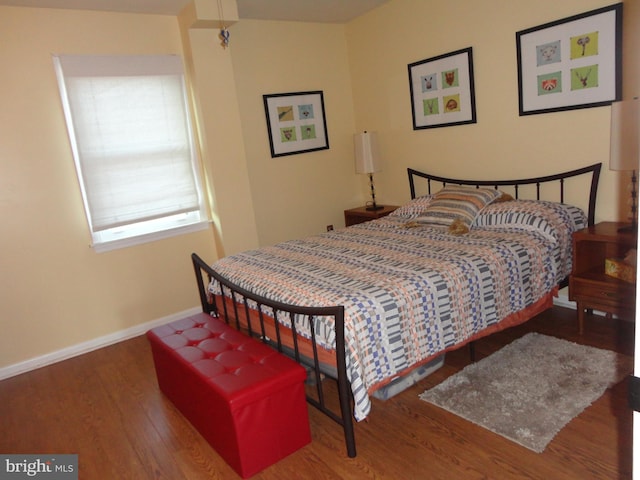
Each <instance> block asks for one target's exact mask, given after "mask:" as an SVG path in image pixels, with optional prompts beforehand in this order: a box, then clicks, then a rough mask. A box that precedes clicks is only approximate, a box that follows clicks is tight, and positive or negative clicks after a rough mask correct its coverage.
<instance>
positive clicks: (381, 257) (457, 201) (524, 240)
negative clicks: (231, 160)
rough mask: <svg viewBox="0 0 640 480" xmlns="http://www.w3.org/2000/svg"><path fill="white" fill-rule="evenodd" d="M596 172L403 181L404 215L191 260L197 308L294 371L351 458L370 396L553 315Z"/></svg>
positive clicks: (590, 209)
mask: <svg viewBox="0 0 640 480" xmlns="http://www.w3.org/2000/svg"><path fill="white" fill-rule="evenodd" d="M600 168H601V164H594V165H591V166H588V167H585V168H581V169H577V170H572V171H568V172H563V173H559V174H554V175H549V176H544V177H536V178H527V179H517V180H494V181H488V180H479V181H478V180H461V179H453V178H446V177H439V176H434V175H430V174H427V173H423V172H419V171H417V170H413V169H408V177H409V187H410V193H411V201H410V202H408V203H407V204H405V205H403V206H402V207H400V208H399V209H398V210H396V211H395V212H393V213H392V214H391V215H389V216H387V217H383V218H380V219H377V220H373V221H370V222H366V223H363V224H359V225H353V226H350V227H347V228H344V229H337V230H335V231H333V232H327V233H326V234H320V235H315V236H312V237H307V238H303V239H297V240H291V241H288V242H283V243H280V244H277V245H273V246H268V247H262V248H259V249H256V250H251V251H248V252H241V253H239V254H236V255H231V256H229V257H225V258H222V259H220V260H218V261H217V262H216V263H214V264H213V265H209V264H207V263H206V262H204V261H203V260H202V259H201V258H200V257H199V256H198V255H197V254H195V253H194V254H193V255H192V260H193V264H194V268H195V272H196V279H197V281H198V289H199V293H200V299H201V303H202V308H203V310H204V311H206V312H209V313H211V314H212V315H220V316H223V317H224V318H225V319H226V320H227V322H229V323H230V324H232V325H233V326H234V327H235V328H238V329H240V330H243V331H245V332H246V333H248V334H249V335H252V336H255V337H258V338H260V339H261V340H262V341H264V342H266V343H269V344H271V345H272V346H273V347H274V348H276V349H278V350H279V351H281V352H283V353H285V354H287V355H289V356H291V357H292V358H294V359H295V360H296V361H297V362H299V363H301V364H303V365H304V366H305V367H306V368H307V370H308V374H309V383H310V384H312V385H313V386H312V387H310V390H311V391H312V392H313V393H309V394H308V395H307V400H308V401H309V403H311V404H312V405H314V406H315V407H316V408H318V409H320V410H321V411H322V412H323V413H325V414H327V415H328V416H329V417H331V418H332V419H333V420H335V421H336V422H338V423H339V424H340V425H341V426H342V428H343V430H344V436H345V443H346V447H347V454H348V456H350V457H355V456H356V448H355V437H354V425H353V420H354V418H355V420H357V421H360V420H363V419H365V418H367V416H368V415H369V412H370V409H371V404H372V403H371V398H370V397H371V395H372V394H373V393H374V392H376V391H377V390H379V389H382V388H385V386H387V385H389V383H390V382H394V381H396V380H397V379H398V378H403V377H405V376H407V375H408V374H411V372H413V371H415V370H416V369H417V368H420V367H422V366H424V365H426V364H428V363H429V362H431V361H433V360H434V359H435V358H438V356H440V355H442V354H443V353H444V352H447V351H449V350H452V349H457V348H460V347H462V346H464V345H468V344H472V342H473V341H475V340H477V339H479V338H482V337H484V336H486V335H489V334H491V333H493V332H496V331H500V330H502V329H505V328H508V327H510V326H513V325H517V324H520V323H522V322H524V321H526V320H528V319H530V318H532V317H534V316H535V315H537V314H539V313H541V312H542V311H544V310H546V309H548V308H550V307H551V305H552V304H553V297H554V296H556V295H557V291H558V288H560V287H562V286H564V285H566V279H567V277H568V275H569V273H570V271H571V261H572V254H571V234H572V232H573V231H575V230H578V229H581V228H584V227H585V226H587V225H591V224H593V223H594V216H595V202H596V193H597V185H598V179H599V174H600ZM576 182H578V183H576ZM576 185H578V186H577V187H576ZM568 186H571V188H570V189H569V188H567V187H568ZM569 190H571V191H572V192H575V191H578V192H585V191H586V192H588V197H587V195H585V197H587V198H582V199H575V201H573V202H567V201H566V199H565V195H566V192H567V191H569ZM572 200H573V199H572ZM574 203H575V204H576V205H579V204H582V205H585V207H583V208H580V207H577V206H575V205H574ZM585 210H586V211H585ZM328 379H334V380H335V381H336V382H337V392H338V407H337V408H336V407H335V402H331V401H330V400H328V399H327V395H326V394H325V389H324V385H325V383H326V382H328V381H329V380H328Z"/></svg>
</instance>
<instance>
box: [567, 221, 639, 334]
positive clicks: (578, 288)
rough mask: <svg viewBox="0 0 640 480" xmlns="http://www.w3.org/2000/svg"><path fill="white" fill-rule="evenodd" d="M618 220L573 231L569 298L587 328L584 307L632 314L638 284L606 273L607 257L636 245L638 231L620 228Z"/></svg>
mask: <svg viewBox="0 0 640 480" xmlns="http://www.w3.org/2000/svg"><path fill="white" fill-rule="evenodd" d="M624 225H625V224H624V223H619V222H601V223H598V224H596V225H593V226H591V227H588V228H585V229H583V230H579V231H577V232H575V233H574V234H573V271H572V272H571V275H570V276H569V300H572V301H575V302H576V307H577V310H578V329H579V331H580V333H581V334H582V332H583V331H584V311H585V309H596V310H600V311H603V312H606V313H607V314H616V315H620V316H625V317H628V318H633V316H634V314H635V305H636V286H635V284H634V283H630V282H625V281H623V280H620V279H618V278H614V277H611V276H609V275H606V274H605V273H604V264H605V259H606V258H622V257H624V256H625V255H626V253H627V252H628V251H629V250H630V249H632V248H636V244H637V232H619V231H618V229H619V228H620V227H622V226H624Z"/></svg>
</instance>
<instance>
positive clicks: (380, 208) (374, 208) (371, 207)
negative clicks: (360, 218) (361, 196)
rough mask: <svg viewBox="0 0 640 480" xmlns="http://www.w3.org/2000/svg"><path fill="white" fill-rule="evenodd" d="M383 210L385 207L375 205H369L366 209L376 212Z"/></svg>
mask: <svg viewBox="0 0 640 480" xmlns="http://www.w3.org/2000/svg"><path fill="white" fill-rule="evenodd" d="M383 208H384V205H376V204H375V203H374V204H373V205H368V206H367V207H365V210H369V211H373V212H375V211H376V210H382V209H383Z"/></svg>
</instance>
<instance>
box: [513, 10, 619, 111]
mask: <svg viewBox="0 0 640 480" xmlns="http://www.w3.org/2000/svg"><path fill="white" fill-rule="evenodd" d="M516 48H517V57H518V94H519V111H520V115H521V116H522V115H532V114H537V113H548V112H557V111H562V110H573V109H578V108H590V107H599V106H604V105H610V104H611V102H613V101H616V100H620V98H621V95H622V3H617V4H615V5H611V6H608V7H604V8H599V9H597V10H592V11H589V12H586V13H582V14H580V15H575V16H573V17H569V18H564V19H562V20H557V21H555V22H551V23H547V24H544V25H540V26H538V27H533V28H529V29H527V30H522V31H520V32H516Z"/></svg>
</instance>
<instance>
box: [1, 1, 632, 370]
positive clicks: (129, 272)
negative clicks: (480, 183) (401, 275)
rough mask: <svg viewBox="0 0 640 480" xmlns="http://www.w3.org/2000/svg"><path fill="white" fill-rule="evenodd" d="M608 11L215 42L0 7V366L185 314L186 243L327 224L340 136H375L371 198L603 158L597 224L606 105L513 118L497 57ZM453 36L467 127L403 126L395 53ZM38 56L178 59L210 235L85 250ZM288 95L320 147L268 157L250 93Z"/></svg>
mask: <svg viewBox="0 0 640 480" xmlns="http://www.w3.org/2000/svg"><path fill="white" fill-rule="evenodd" d="M635 2H637V0H634V3H633V4H634V7H636V6H637V5H636V3H635ZM609 4H610V2H608V1H606V0H563V1H562V2H558V1H551V0H540V1H537V2H531V1H526V0H508V1H505V0H483V1H482V2H471V1H464V0H450V1H449V2H427V1H424V0H390V1H389V3H387V4H385V5H383V6H382V7H380V8H378V9H376V10H374V11H372V12H370V13H369V14H367V15H365V16H363V17H361V18H359V19H357V20H355V21H354V22H352V23H350V24H348V25H346V26H344V25H330V24H309V23H296V22H266V21H249V20H246V21H240V22H238V23H236V24H234V25H233V26H231V28H230V30H231V46H230V48H229V49H226V50H223V49H222V48H221V47H220V45H219V40H218V39H217V32H216V31H215V29H207V28H198V29H197V30H195V29H188V28H185V26H184V24H182V31H181V27H180V25H179V21H178V19H177V18H174V17H165V16H151V15H135V14H113V13H99V12H82V11H68V10H67V11H65V10H49V9H30V8H17V7H0V60H1V61H2V64H3V65H5V68H4V69H3V74H2V75H0V102H1V103H2V106H3V107H2V109H0V131H2V132H3V135H2V141H1V142H0V214H1V216H2V219H3V224H2V235H0V248H1V251H2V257H0V258H2V260H1V263H0V267H1V271H2V273H1V274H0V302H1V304H2V306H3V314H2V317H1V318H0V326H1V327H2V331H3V334H2V335H1V336H0V372H1V371H2V369H3V367H8V366H11V365H14V364H18V363H20V362H26V361H29V360H30V359H34V358H37V357H39V356H43V355H47V354H50V353H52V352H53V353H55V352H56V351H60V350H61V349H65V348H72V347H73V346H75V345H78V344H82V343H83V342H91V341H92V340H94V339H96V338H99V337H102V336H107V335H117V334H118V332H121V331H123V330H126V329H131V328H135V327H136V326H140V325H144V324H145V323H146V322H150V321H153V320H156V319H161V318H163V317H166V316H170V315H172V314H175V313H178V312H181V311H184V310H186V309H189V308H192V307H195V306H196V305H197V302H198V301H197V296H196V292H195V286H194V282H193V275H192V272H191V266H190V264H189V260H188V256H189V254H190V253H191V252H192V251H196V252H199V253H201V254H202V256H203V257H205V258H206V259H207V260H209V261H213V260H215V258H216V257H217V256H218V255H223V254H228V253H233V252H234V251H238V250H242V249H244V248H251V247H253V246H256V245H266V244H271V243H274V242H277V241H280V240H284V239H288V238H294V237H301V236H304V235H308V234H312V233H316V232H321V231H324V229H325V226H326V225H328V224H333V225H335V226H336V227H339V226H342V225H343V224H344V223H343V216H342V211H343V209H345V208H349V207H353V206H356V205H359V204H361V203H363V202H364V201H365V200H367V195H368V192H367V183H366V178H363V177H362V176H358V175H356V174H355V173H354V167H353V153H352V150H353V144H352V135H353V133H354V132H355V131H358V130H364V129H366V130H377V131H378V132H380V135H381V141H382V145H381V146H382V150H383V152H384V156H385V166H384V171H382V172H381V173H380V174H378V175H376V186H377V192H378V197H379V200H381V201H382V202H386V203H400V202H403V201H406V200H407V199H408V196H409V194H408V189H407V180H406V168H407V167H408V166H410V167H414V168H420V169H424V170H428V171H431V172H433V173H438V174H444V175H464V176H468V177H478V176H482V177H497V176H506V177H517V176H522V175H540V174H547V173H552V172H556V171H558V170H559V169H571V168H577V167H580V166H584V165H587V164H590V163H594V162H603V163H604V169H603V174H602V179H601V184H600V187H601V189H600V193H601V195H600V198H599V202H598V210H597V220H603V219H613V218H618V216H619V213H618V208H617V206H616V199H617V197H618V196H619V195H620V191H621V190H624V189H622V188H621V187H620V186H619V184H620V183H622V184H624V183H625V182H624V181H623V180H621V178H622V177H621V175H620V174H617V173H613V172H609V171H608V170H607V161H608V160H607V159H608V142H609V131H608V129H609V107H602V108H592V109H586V110H577V111H572V112H559V113H553V114H545V115H533V116H528V117H519V116H518V96H517V95H518V92H517V77H516V60H515V56H516V54H515V32H516V31H517V30H521V29H525V28H528V27H531V26H535V25H539V24H541V23H544V22H548V21H552V20H555V19H559V18H563V17H565V16H569V15H572V14H575V13H580V12H583V11H586V10H589V9H592V8H597V7H600V6H604V5H609ZM226 10H227V9H225V11H226ZM630 10H631V11H632V12H634V14H633V16H634V19H633V21H632V22H631V25H632V27H631V28H635V29H636V30H637V29H638V25H640V22H638V21H637V18H638V8H633V9H630ZM205 23H206V22H205ZM628 25H629V22H627V23H625V26H627V28H629V27H628ZM202 26H203V25H199V27H202ZM205 26H210V25H208V24H207V25H205ZM467 46H472V47H473V52H474V68H475V81H476V106H477V111H478V123H477V124H475V125H466V126H457V127H449V128H439V129H431V130H420V131H413V130H412V127H411V108H410V103H409V89H408V78H407V64H408V63H411V62H414V61H417V60H420V59H424V58H428V57H431V56H435V55H439V54H442V53H446V52H450V51H453V50H457V49H459V48H464V47H467ZM636 51H637V49H636ZM52 53H67V54H69V53H94V54H129V53H131V54H144V53H178V54H184V56H185V58H186V59H187V60H188V62H189V69H190V73H191V74H192V77H191V80H192V86H193V92H194V98H195V100H196V111H195V114H196V118H197V125H198V134H199V137H200V139H201V148H202V158H203V169H204V171H205V174H206V178H207V180H208V183H209V186H210V188H211V193H210V197H211V199H212V205H211V211H212V217H213V220H214V222H215V223H214V228H212V229H211V230H208V231H204V232H200V233H197V234H190V235H184V236H182V237H177V238H172V239H167V240H162V241H157V242H153V243H150V244H146V245H141V246H137V247H132V248H127V249H123V250H116V251H112V252H107V253H103V254H96V253H94V252H93V250H92V249H90V248H89V246H88V244H89V238H90V236H89V233H88V231H87V227H86V223H85V219H84V213H83V209H82V201H81V197H80V193H79V189H78V185H77V181H76V178H75V171H74V167H73V160H72V157H71V152H70V149H69V144H68V140H67V136H66V129H65V125H64V119H63V115H62V110H61V107H60V101H59V98H58V92H57V85H56V81H55V76H54V72H53V67H52V62H51V54H52ZM635 70H636V71H637V68H635ZM625 82H626V79H625ZM636 84H637V80H636ZM305 90H323V92H324V96H325V107H326V115H327V124H328V134H329V141H330V147H331V148H330V149H329V150H324V151H319V152H313V153H308V154H303V155H292V156H287V157H279V158H271V156H270V153H269V144H268V140H267V130H266V122H265V116H264V107H263V103H262V95H263V94H268V93H284V92H295V91H305ZM622 193H623V194H626V190H625V191H623V192H622Z"/></svg>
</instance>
